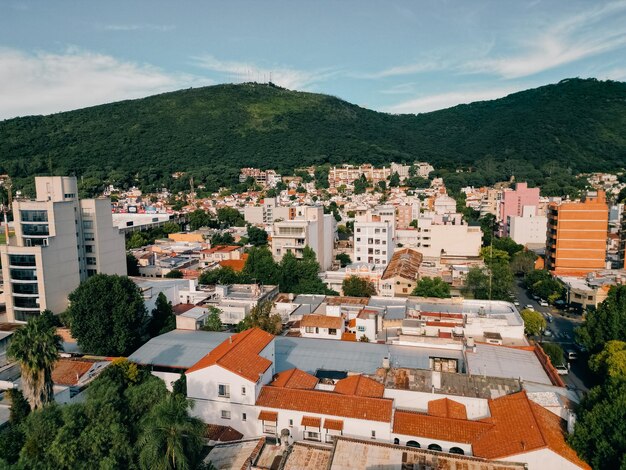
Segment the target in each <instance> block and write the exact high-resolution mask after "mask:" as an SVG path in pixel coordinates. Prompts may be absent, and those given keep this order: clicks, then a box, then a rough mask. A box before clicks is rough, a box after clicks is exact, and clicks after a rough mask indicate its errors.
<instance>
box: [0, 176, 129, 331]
mask: <svg viewBox="0 0 626 470" xmlns="http://www.w3.org/2000/svg"><path fill="white" fill-rule="evenodd" d="M35 187H36V199H35V200H32V201H31V200H16V201H15V202H14V203H13V214H14V219H15V236H14V237H11V238H10V239H9V241H8V244H7V245H5V246H0V260H1V261H2V266H3V277H4V283H5V284H4V285H5V296H6V308H7V314H8V320H9V321H10V322H26V321H28V320H29V319H30V318H32V317H34V316H36V315H39V313H40V312H41V311H42V310H45V309H49V310H52V311H53V312H54V313H60V312H62V311H64V310H65V309H66V308H67V296H68V295H69V294H70V293H71V292H72V291H73V290H74V289H76V287H78V285H79V284H80V283H81V282H82V281H84V280H86V279H87V278H88V277H89V276H92V275H94V274H96V273H103V274H120V275H125V274H126V251H125V246H124V235H123V234H122V233H120V231H119V229H117V228H116V227H114V226H113V222H112V218H111V202H110V200H109V199H83V200H79V199H78V185H77V182H76V178H74V177H60V176H53V177H36V178H35Z"/></svg>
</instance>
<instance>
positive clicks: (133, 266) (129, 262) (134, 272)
mask: <svg viewBox="0 0 626 470" xmlns="http://www.w3.org/2000/svg"><path fill="white" fill-rule="evenodd" d="M126 273H127V274H128V275H129V276H139V262H138V261H137V258H135V256H134V255H133V254H132V253H126Z"/></svg>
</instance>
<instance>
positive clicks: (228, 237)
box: [211, 232, 235, 246]
mask: <svg viewBox="0 0 626 470" xmlns="http://www.w3.org/2000/svg"><path fill="white" fill-rule="evenodd" d="M232 243H235V239H234V238H233V236H232V234H230V233H228V232H223V233H220V232H216V233H214V234H213V235H212V236H211V246H218V245H231V244H232Z"/></svg>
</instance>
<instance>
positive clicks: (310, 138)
mask: <svg viewBox="0 0 626 470" xmlns="http://www.w3.org/2000/svg"><path fill="white" fill-rule="evenodd" d="M413 160H422V161H428V162H430V163H432V164H433V165H434V166H435V167H436V168H438V169H441V171H442V173H443V174H444V175H446V174H447V176H448V178H449V179H450V181H451V184H456V185H460V184H466V183H467V184H484V183H491V182H494V181H497V180H502V179H508V178H509V177H510V176H511V175H515V176H516V177H518V178H524V179H528V180H529V181H530V182H531V183H535V184H538V183H543V184H548V185H550V184H553V183H554V184H566V185H567V184H569V183H568V182H567V180H568V178H569V176H568V175H571V174H575V173H577V172H581V171H592V170H612V169H616V168H621V167H623V166H625V165H626V83H621V82H612V81H598V80H594V79H587V80H581V79H568V80H563V81H561V82H560V83H558V84H555V85H548V86H543V87H540V88H536V89H532V90H527V91H523V92H519V93H515V94H512V95H509V96H507V97H505V98H502V99H498V100H493V101H484V102H477V103H472V104H469V105H459V106H455V107H453V108H449V109H445V110H441V111H435V112H431V113H425V114H419V115H390V114H385V113H379V112H375V111H371V110H368V109H364V108H361V107H359V106H356V105H353V104H350V103H347V102H345V101H342V100H340V99H338V98H335V97H332V96H327V95H321V94H313V93H304V92H296V91H290V90H286V89H282V88H279V87H276V86H273V85H262V84H252V83H250V84H241V85H218V86H211V87H206V88H198V89H188V90H181V91H176V92H172V93H164V94H161V95H156V96H151V97H148V98H144V99H138V100H130V101H122V102H117V103H111V104H105V105H101V106H94V107H90V108H85V109H80V110H76V111H70V112H64V113H59V114H53V115H49V116H28V117H20V118H15V119H9V120H6V121H3V122H0V173H9V174H10V175H11V176H12V177H14V179H15V181H16V184H17V186H22V187H26V188H28V185H29V182H30V179H31V178H32V176H33V175H38V174H75V175H77V176H82V177H83V184H84V185H97V184H101V182H102V181H105V180H106V181H108V182H111V183H115V184H119V185H122V186H125V185H128V184H132V183H133V181H140V182H141V184H143V185H144V187H150V186H158V185H162V184H174V183H173V182H172V180H171V173H173V172H176V171H187V172H190V173H191V174H193V176H194V180H195V181H196V183H197V184H199V183H203V184H205V185H206V186H207V189H216V188H217V187H219V186H221V185H230V184H232V183H233V182H235V181H236V177H237V174H238V171H239V168H240V167H242V166H258V167H262V168H276V169H278V170H280V171H283V172H284V171H289V170H292V169H293V168H295V167H300V166H305V165H310V164H325V163H327V164H332V165H334V164H341V163H362V162H369V163H373V164H375V165H381V164H385V163H389V162H391V161H396V162H401V161H406V162H409V161H413ZM457 168H462V169H465V170H469V171H465V172H464V173H454V174H448V173H447V171H446V170H449V171H454V170H456V169H457ZM546 178H548V181H546ZM564 181H565V182H564ZM548 192H558V191H548Z"/></svg>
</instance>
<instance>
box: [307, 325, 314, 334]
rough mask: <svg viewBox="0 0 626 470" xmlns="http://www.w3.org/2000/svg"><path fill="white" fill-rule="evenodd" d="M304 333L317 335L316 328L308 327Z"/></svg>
mask: <svg viewBox="0 0 626 470" xmlns="http://www.w3.org/2000/svg"><path fill="white" fill-rule="evenodd" d="M304 331H305V332H307V333H315V327H312V326H307V327H305V328H304Z"/></svg>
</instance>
